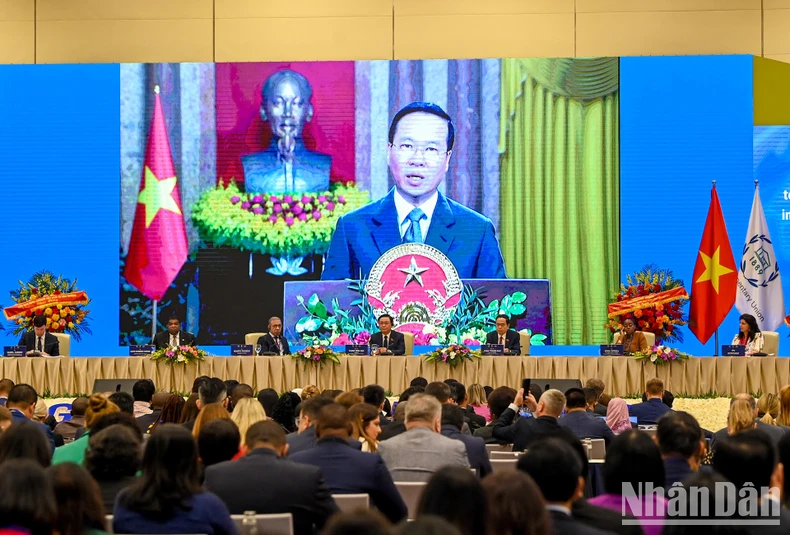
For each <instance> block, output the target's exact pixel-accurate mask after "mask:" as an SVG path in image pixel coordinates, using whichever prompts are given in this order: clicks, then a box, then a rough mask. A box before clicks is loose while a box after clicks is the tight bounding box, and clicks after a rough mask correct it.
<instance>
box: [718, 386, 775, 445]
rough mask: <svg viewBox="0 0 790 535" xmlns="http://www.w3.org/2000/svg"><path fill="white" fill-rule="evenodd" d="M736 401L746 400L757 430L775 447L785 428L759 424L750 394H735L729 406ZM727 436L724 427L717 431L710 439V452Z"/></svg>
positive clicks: (755, 407)
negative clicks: (752, 413)
mask: <svg viewBox="0 0 790 535" xmlns="http://www.w3.org/2000/svg"><path fill="white" fill-rule="evenodd" d="M736 399H743V400H746V401H748V402H749V406H750V407H751V408H752V410H753V411H754V419H755V422H756V423H757V429H759V430H760V431H762V432H763V433H765V434H766V435H768V437H769V438H770V439H771V442H772V443H773V444H774V446H777V445H778V444H779V441H780V440H782V437H783V436H785V431H786V429H787V428H786V427H782V426H779V425H771V424H767V423H765V422H761V421H760V420H758V419H757V402H756V401H755V400H754V398H753V397H752V396H751V394H745V393H742V394H736V395H735V397H733V398H732V399H731V400H730V406H732V404H733V402H735V400H736ZM728 436H730V435H729V433H728V432H727V428H726V427H725V428H723V429H719V430H718V431H716V432H715V433H713V436H712V437H711V440H710V449H711V450H712V451H716V448H717V447H718V445H719V444H721V441H722V440H724V439H726V438H727V437H728Z"/></svg>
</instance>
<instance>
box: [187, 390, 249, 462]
mask: <svg viewBox="0 0 790 535" xmlns="http://www.w3.org/2000/svg"><path fill="white" fill-rule="evenodd" d="M253 401H254V400H253ZM254 403H258V402H257V401H254ZM240 443H241V434H240V433H239V428H238V426H236V424H235V423H233V422H232V421H231V420H224V419H220V420H213V421H211V422H209V423H207V424H206V425H204V426H203V428H202V429H201V430H200V434H199V435H198V437H197V444H198V453H199V454H200V460H201V461H202V462H203V466H211V465H212V464H217V463H221V462H223V461H229V460H231V459H232V458H233V457H234V456H235V455H236V454H237V453H239V445H240Z"/></svg>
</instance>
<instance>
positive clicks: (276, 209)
mask: <svg viewBox="0 0 790 535" xmlns="http://www.w3.org/2000/svg"><path fill="white" fill-rule="evenodd" d="M272 211H273V212H274V213H275V214H279V213H280V212H282V211H283V207H282V205H280V204H275V205H274V207H273V208H272Z"/></svg>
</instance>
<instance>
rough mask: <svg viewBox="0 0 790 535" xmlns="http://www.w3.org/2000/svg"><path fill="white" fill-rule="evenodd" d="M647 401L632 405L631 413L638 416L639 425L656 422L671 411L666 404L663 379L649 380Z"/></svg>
mask: <svg viewBox="0 0 790 535" xmlns="http://www.w3.org/2000/svg"><path fill="white" fill-rule="evenodd" d="M646 395H647V401H645V402H642V403H635V404H633V405H631V409H630V411H629V414H630V415H631V416H635V417H636V423H637V424H639V425H644V424H656V423H658V419H659V418H661V417H662V416H663V415H664V414H666V413H667V412H669V411H670V410H672V409H670V408H669V407H668V406H667V405H665V404H664V402H663V401H662V398H663V396H664V382H663V381H662V380H661V379H658V378H653V379H650V380H649V381H648V382H647V390H646Z"/></svg>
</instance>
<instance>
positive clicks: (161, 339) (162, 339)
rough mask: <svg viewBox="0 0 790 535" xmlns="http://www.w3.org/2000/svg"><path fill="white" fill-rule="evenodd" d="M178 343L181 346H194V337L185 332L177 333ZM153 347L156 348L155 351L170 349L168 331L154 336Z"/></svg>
mask: <svg viewBox="0 0 790 535" xmlns="http://www.w3.org/2000/svg"><path fill="white" fill-rule="evenodd" d="M178 343H179V344H181V345H182V346H194V345H195V335H194V334H192V333H188V332H186V331H178ZM154 346H156V348H157V349H165V348H167V347H170V333H169V332H168V331H162V332H160V333H156V336H154Z"/></svg>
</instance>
